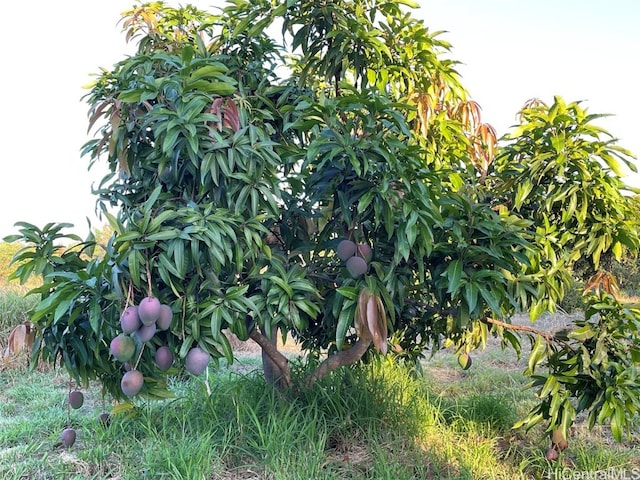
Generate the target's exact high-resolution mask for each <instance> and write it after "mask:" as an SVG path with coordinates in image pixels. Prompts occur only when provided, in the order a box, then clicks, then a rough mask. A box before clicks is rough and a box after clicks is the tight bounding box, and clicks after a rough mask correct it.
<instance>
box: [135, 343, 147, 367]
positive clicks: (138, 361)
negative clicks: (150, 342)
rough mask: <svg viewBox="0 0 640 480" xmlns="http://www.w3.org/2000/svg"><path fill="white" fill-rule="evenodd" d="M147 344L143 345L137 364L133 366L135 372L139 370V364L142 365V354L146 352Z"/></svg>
mask: <svg viewBox="0 0 640 480" xmlns="http://www.w3.org/2000/svg"><path fill="white" fill-rule="evenodd" d="M146 346H147V344H146V343H143V344H142V348H141V349H140V354H139V355H138V359H137V360H136V364H135V365H134V366H133V370H137V369H138V364H139V363H140V359H141V358H142V353H143V352H144V347H146Z"/></svg>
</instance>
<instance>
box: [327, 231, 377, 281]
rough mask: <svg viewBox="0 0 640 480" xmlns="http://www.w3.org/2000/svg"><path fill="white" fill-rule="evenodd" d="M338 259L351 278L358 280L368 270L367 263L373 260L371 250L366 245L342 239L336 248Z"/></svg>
mask: <svg viewBox="0 0 640 480" xmlns="http://www.w3.org/2000/svg"><path fill="white" fill-rule="evenodd" d="M336 253H337V254H338V258H339V259H340V260H342V261H343V262H345V267H346V268H347V271H348V272H349V275H351V276H352V277H353V278H359V277H361V276H362V275H364V274H365V273H367V270H369V262H370V261H371V259H372V258H373V249H372V248H371V246H370V245H369V244H368V243H356V242H353V241H352V240H348V239H344V240H341V241H340V243H338V246H337V248H336Z"/></svg>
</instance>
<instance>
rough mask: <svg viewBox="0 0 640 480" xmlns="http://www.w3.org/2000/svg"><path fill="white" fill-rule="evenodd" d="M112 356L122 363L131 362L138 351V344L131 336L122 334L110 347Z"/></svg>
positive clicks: (112, 341)
mask: <svg viewBox="0 0 640 480" xmlns="http://www.w3.org/2000/svg"><path fill="white" fill-rule="evenodd" d="M109 350H110V351H111V354H112V355H113V356H114V357H116V358H117V359H118V360H119V361H121V362H127V361H129V360H131V358H132V357H133V354H134V353H135V351H136V343H135V342H134V341H133V338H131V337H130V336H129V335H125V334H122V333H121V334H120V335H118V336H117V337H115V338H114V339H113V340H111V344H110V345H109Z"/></svg>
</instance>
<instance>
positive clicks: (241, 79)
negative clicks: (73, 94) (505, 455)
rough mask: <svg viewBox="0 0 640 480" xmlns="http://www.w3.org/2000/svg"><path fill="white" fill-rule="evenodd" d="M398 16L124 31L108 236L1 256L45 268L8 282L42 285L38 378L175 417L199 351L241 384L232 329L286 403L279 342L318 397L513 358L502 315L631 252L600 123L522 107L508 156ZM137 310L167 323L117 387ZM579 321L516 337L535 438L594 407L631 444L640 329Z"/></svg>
mask: <svg viewBox="0 0 640 480" xmlns="http://www.w3.org/2000/svg"><path fill="white" fill-rule="evenodd" d="M405 3H406V2H402V1H386V0H381V1H376V0H356V1H342V0H336V1H331V2H325V1H323V2H317V1H315V0H308V1H304V2H292V1H288V2H285V3H281V4H279V5H277V6H276V5H275V4H272V3H270V2H267V1H264V0H262V1H258V2H248V1H247V2H245V1H242V0H239V1H234V2H231V3H230V4H229V5H228V6H227V7H226V8H224V9H222V10H221V11H220V13H218V14H210V13H207V12H202V11H198V10H196V9H195V8H193V7H190V6H187V7H184V8H180V9H173V8H169V7H167V6H165V5H164V4H162V3H158V2H156V3H152V4H144V5H140V6H137V7H135V8H133V9H132V10H131V11H129V12H127V13H126V14H125V16H124V23H123V25H124V29H125V31H126V35H127V38H128V39H137V41H138V51H137V53H136V54H135V55H133V56H131V57H128V58H125V59H123V60H122V61H121V62H119V63H118V64H116V65H115V66H114V67H113V69H111V70H105V71H103V72H102V73H101V74H100V76H99V77H98V78H97V80H96V82H95V84H94V85H93V87H92V88H91V91H90V93H89V94H88V95H87V97H86V101H87V103H88V105H89V108H90V119H89V123H90V129H94V128H95V129H97V130H96V138H95V140H93V141H91V142H89V143H88V144H87V145H86V146H85V147H84V149H83V153H84V154H85V155H86V156H88V157H89V158H90V163H91V164H94V163H96V162H107V164H108V166H109V170H110V173H109V174H108V175H107V176H106V177H105V178H104V179H103V181H102V182H101V184H100V186H99V188H98V189H97V190H96V194H97V195H98V196H99V200H98V205H99V207H100V208H101V209H102V210H103V214H104V216H105V218H108V220H109V223H110V226H111V228H113V235H112V236H111V237H110V238H109V240H108V241H107V242H106V243H105V244H100V245H99V244H97V243H96V242H95V241H94V239H92V238H90V239H88V240H87V241H85V242H80V243H79V245H76V246H74V247H73V248H69V249H66V250H64V252H63V253H60V252H59V250H58V249H57V248H55V244H56V242H58V241H59V240H60V239H61V238H62V237H63V236H65V234H64V232H63V230H62V229H63V228H64V226H63V225H48V226H46V227H45V228H44V229H39V228H37V227H35V226H33V225H30V224H27V223H21V224H19V225H18V226H19V227H20V232H21V234H20V235H17V236H15V237H12V238H11V239H10V240H17V239H21V240H25V241H28V242H29V243H30V245H32V246H34V247H35V253H29V254H27V253H24V254H22V255H20V254H19V255H18V256H17V259H18V260H24V261H26V263H23V264H21V266H20V267H19V268H18V270H17V273H16V276H17V277H19V278H21V279H23V280H24V279H26V278H27V277H28V276H29V275H31V274H38V275H42V276H43V277H44V281H45V282H44V285H43V286H42V287H41V288H38V289H36V292H37V293H39V294H40V295H41V297H42V301H41V302H40V304H39V305H38V307H37V308H36V309H35V311H34V312H33V321H34V322H36V323H37V325H38V328H39V332H40V334H41V335H40V337H39V342H38V344H37V348H38V349H40V350H41V351H42V353H43V356H44V357H45V358H48V359H51V360H56V359H59V360H60V361H61V362H62V363H64V365H65V366H66V367H67V368H68V369H69V371H70V372H71V374H72V375H73V376H74V377H76V378H77V379H79V380H82V381H84V382H87V381H88V380H89V379H92V378H98V379H99V380H100V381H101V382H102V384H103V385H104V387H105V389H106V391H108V392H110V393H111V394H113V395H114V396H116V397H119V398H122V397H124V395H123V392H122V391H121V389H120V381H121V378H122V376H123V373H124V370H125V368H133V369H135V370H138V371H140V372H141V373H142V374H143V375H144V386H142V391H141V394H143V395H147V396H163V395H167V394H168V392H167V391H166V375H167V372H164V371H161V370H160V369H159V368H158V367H157V366H156V364H155V363H154V359H155V353H156V351H157V350H158V349H159V348H160V347H161V346H168V347H169V348H170V350H171V351H173V352H175V354H176V359H177V360H178V361H177V362H176V363H175V364H174V367H172V368H171V369H169V371H168V374H173V373H176V372H177V368H176V365H180V364H181V362H182V361H183V359H185V357H187V355H188V354H189V352H190V351H191V350H192V349H194V348H196V347H198V348H200V349H202V350H203V351H205V352H206V353H208V354H209V355H211V356H212V358H214V359H218V358H222V357H225V358H226V359H227V360H228V361H229V362H231V361H232V360H233V351H232V348H231V344H230V342H229V340H228V337H227V335H226V333H225V332H226V331H227V330H229V331H231V332H233V333H235V334H236V335H237V336H238V337H240V338H241V339H247V338H249V337H250V338H253V339H254V340H256V341H257V342H258V343H259V344H260V345H261V346H262V347H263V351H264V352H265V359H266V360H265V361H266V365H267V364H268V365H269V369H268V371H269V372H272V375H273V378H272V380H279V381H280V384H281V385H284V386H290V385H291V376H290V373H289V371H288V364H287V361H286V357H284V356H283V355H282V354H281V353H279V352H278V351H277V348H276V347H275V345H274V340H275V337H276V336H277V335H278V332H282V333H287V332H290V333H291V334H293V336H295V337H296V338H297V339H298V340H299V341H300V342H301V344H302V345H303V346H304V347H305V348H306V349H307V350H308V351H309V352H310V353H312V354H314V356H319V355H320V354H321V353H328V354H329V355H328V357H327V358H326V359H325V360H324V361H323V362H322V363H320V364H319V367H318V369H317V371H316V373H314V374H312V375H311V377H310V378H309V379H308V381H309V382H314V381H316V380H318V379H320V378H322V377H323V376H324V375H326V374H327V373H328V372H330V371H331V370H333V369H335V368H338V367H340V366H342V365H346V364H349V363H353V362H356V361H358V360H360V359H361V358H363V356H364V355H365V353H367V352H369V351H371V350H373V349H372V348H370V347H371V345H372V344H373V346H374V347H375V350H377V351H378V352H385V351H386V350H387V345H390V346H391V348H390V351H391V352H392V353H391V354H392V355H395V356H397V357H399V358H406V359H409V360H411V361H414V360H415V359H417V358H419V357H420V356H422V354H423V352H424V351H425V348H427V347H430V348H432V349H434V350H437V349H438V348H440V347H441V346H443V345H448V344H453V345H455V347H456V348H457V349H458V351H459V352H460V353H461V354H468V352H470V351H471V350H473V349H475V348H477V347H479V346H481V345H483V344H484V343H485V342H486V340H487V338H488V336H489V335H491V334H493V335H498V336H500V337H501V338H503V340H504V341H505V344H511V345H513V346H514V347H515V348H516V349H518V350H519V348H520V338H519V336H518V334H517V333H518V331H517V330H516V329H513V328H511V325H510V323H509V321H510V318H511V317H512V316H513V315H514V314H515V313H518V312H530V315H531V318H532V320H535V319H536V318H537V317H538V316H539V315H540V314H541V313H543V312H545V311H549V310H551V311H552V310H553V309H554V308H555V306H556V304H557V302H558V301H560V300H561V299H562V298H563V296H564V294H565V290H566V288H567V287H568V286H569V284H570V283H569V282H570V271H571V267H572V265H573V263H575V261H576V260H578V259H583V260H585V261H587V262H589V263H590V265H592V267H593V268H595V269H597V268H598V267H599V263H600V258H601V257H602V255H603V254H607V253H609V252H610V253H611V254H613V255H614V256H617V257H620V256H621V255H622V254H623V252H624V251H626V250H631V251H635V250H636V249H637V247H638V244H639V242H638V236H637V225H636V223H635V220H633V219H634V217H632V216H631V215H630V212H631V211H632V205H631V204H630V202H629V201H628V197H627V196H625V194H626V193H628V190H627V188H626V186H625V185H624V183H623V182H622V180H621V179H620V175H619V174H620V173H622V171H621V169H622V168H623V167H625V166H626V167H629V168H634V167H633V163H632V158H633V157H632V155H631V154H630V152H628V151H626V150H624V149H622V148H621V147H619V146H618V145H617V144H616V142H615V139H614V138H612V137H611V136H610V135H609V134H608V133H607V132H605V131H604V130H602V129H601V128H599V127H597V126H595V124H594V123H593V121H594V120H596V119H597V118H598V116H597V115H590V114H588V113H587V112H586V110H585V109H584V108H583V107H582V106H581V105H580V104H579V103H566V102H565V101H564V100H563V99H562V98H559V97H558V98H554V99H553V103H552V104H551V105H546V104H544V103H542V102H540V101H536V102H532V103H529V104H527V105H525V107H524V108H523V110H522V111H521V123H520V125H519V126H518V127H517V128H515V129H514V130H513V131H512V132H511V133H509V134H508V135H506V136H505V137H503V138H502V141H500V142H498V140H497V135H496V132H495V131H494V129H493V128H492V127H491V126H490V125H488V124H485V123H482V121H481V118H480V108H479V106H478V105H477V104H476V103H475V102H473V101H472V100H471V99H469V98H468V96H467V94H466V92H465V90H464V88H463V87H462V86H461V84H460V81H459V77H458V75H457V73H456V71H455V62H454V61H452V60H450V59H448V57H447V54H448V50H449V45H448V44H447V43H446V42H445V41H443V40H441V39H440V38H439V36H438V35H437V34H434V33H431V32H430V31H429V30H428V28H427V27H426V26H425V25H424V24H423V23H422V22H421V21H419V20H416V19H415V18H414V17H412V16H411V14H410V12H407V11H406V6H405V5H404V4H405ZM278 30H279V31H280V32H281V33H282V35H280V34H277V32H278ZM278 37H280V40H277V38H278ZM109 212H115V213H109ZM344 240H348V241H350V242H352V243H353V246H354V247H355V249H352V250H351V251H349V249H348V248H347V249H346V250H343V248H346V247H341V248H339V245H340V243H341V242H342V241H344ZM347 245H348V246H349V248H351V246H350V245H349V244H347ZM96 248H100V249H102V250H103V252H102V253H101V254H100V255H95V252H94V250H95V249H96ZM32 252H33V251H32ZM345 252H346V253H345ZM354 259H355V260H354ZM146 297H153V298H157V299H159V300H160V301H161V302H162V303H163V304H165V305H169V306H170V307H171V309H172V312H173V323H172V324H171V327H170V328H169V329H167V330H158V331H157V332H156V333H155V335H154V336H153V337H152V338H151V339H150V340H145V341H138V343H137V347H136V355H135V357H134V359H133V360H132V361H131V363H130V364H129V365H123V364H122V363H121V362H118V361H116V360H114V358H113V357H112V356H111V355H110V353H109V345H110V342H111V340H112V339H113V338H114V337H116V336H117V335H119V334H120V333H121V332H122V330H121V326H120V323H119V319H120V315H121V313H122V312H123V311H124V309H125V308H126V307H127V306H131V305H137V304H138V303H139V302H141V301H142V299H143V298H146ZM585 300H586V302H587V303H588V306H587V308H586V318H585V321H584V322H581V323H579V324H578V325H577V326H576V329H577V330H575V331H574V332H573V333H569V334H568V336H567V338H569V339H571V341H569V340H567V339H563V338H556V337H554V336H550V335H546V336H545V335H537V336H536V335H535V334H533V333H532V334H531V338H532V342H533V349H532V356H531V358H530V362H529V369H528V371H527V372H525V373H526V374H529V375H532V376H533V379H534V384H535V385H541V389H542V390H541V392H540V401H541V403H540V405H539V407H538V408H536V409H535V410H534V411H533V412H532V413H531V415H530V416H529V417H528V419H526V421H525V423H526V424H527V425H533V424H535V423H537V422H539V421H542V420H548V421H549V428H550V430H552V429H556V428H562V429H563V430H564V431H565V433H566V431H567V429H568V427H569V426H570V425H571V423H572V422H573V420H574V418H575V414H576V412H578V411H581V410H587V411H589V415H590V417H589V418H590V421H591V423H592V424H593V422H594V421H596V420H597V421H599V422H604V421H607V420H608V419H610V418H612V419H614V420H613V421H612V427H614V434H615V435H616V437H617V438H621V431H622V429H623V428H624V427H625V426H626V425H628V423H627V422H629V421H630V419H631V418H632V416H633V414H634V413H635V411H636V409H637V408H638V406H639V402H640V400H639V397H638V394H637V393H634V392H637V391H638V389H637V387H638V386H640V381H639V380H638V378H637V371H636V369H637V364H638V349H637V342H636V340H635V339H636V334H637V329H638V318H640V317H638V315H637V313H638V312H637V309H636V308H635V307H632V308H631V307H625V306H623V305H621V304H620V303H619V302H618V300H617V299H616V298H615V297H613V296H612V295H610V294H609V293H607V292H604V291H599V293H598V295H590V296H586V297H585ZM592 313H597V314H598V315H597V316H592ZM612 332H615V334H612ZM623 338H624V340H623ZM629 338H631V340H629ZM598 339H606V341H605V340H602V341H600V340H598ZM594 342H595V343H594ZM465 358H468V357H465ZM594 358H595V359H598V361H599V362H600V363H599V364H598V365H599V366H596V362H595V360H594ZM542 364H546V365H547V366H548V370H549V373H548V374H544V375H543V374H540V373H539V372H540V368H541V365H542ZM465 366H468V364H465ZM605 378H606V380H603V379H605ZM611 382H613V383H611ZM620 382H621V383H620ZM634 388H635V390H634ZM585 392H589V393H585ZM575 398H578V404H577V405H575V404H574V403H572V400H573V399H575Z"/></svg>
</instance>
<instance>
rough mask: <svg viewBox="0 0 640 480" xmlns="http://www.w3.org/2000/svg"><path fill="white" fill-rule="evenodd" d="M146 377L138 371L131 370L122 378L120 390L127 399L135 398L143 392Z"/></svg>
mask: <svg viewBox="0 0 640 480" xmlns="http://www.w3.org/2000/svg"><path fill="white" fill-rule="evenodd" d="M143 383H144V377H143V376H142V374H141V373H140V372H139V371H138V370H131V371H129V372H127V373H125V374H124V375H123V376H122V380H121V381H120V388H121V389H122V393H124V394H125V395H126V396H127V397H134V396H136V395H137V394H138V392H139V391H140V390H142V384H143Z"/></svg>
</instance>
